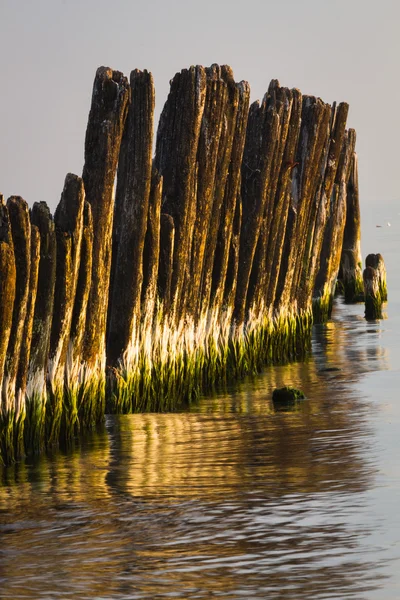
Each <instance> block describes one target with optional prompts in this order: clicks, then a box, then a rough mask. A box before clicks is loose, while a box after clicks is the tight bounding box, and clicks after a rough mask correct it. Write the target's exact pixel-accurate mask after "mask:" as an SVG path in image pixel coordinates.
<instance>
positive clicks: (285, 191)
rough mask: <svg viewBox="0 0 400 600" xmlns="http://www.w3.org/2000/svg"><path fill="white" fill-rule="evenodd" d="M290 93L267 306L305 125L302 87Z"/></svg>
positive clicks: (269, 253)
mask: <svg viewBox="0 0 400 600" xmlns="http://www.w3.org/2000/svg"><path fill="white" fill-rule="evenodd" d="M287 96H288V99H289V98H290V101H291V102H290V122H289V130H288V133H287V139H286V144H285V150H284V155H283V158H282V163H281V169H280V174H279V181H278V184H277V189H276V193H275V200H274V209H273V214H272V222H271V225H270V234H269V240H268V247H267V251H266V255H267V259H268V260H267V263H268V264H267V269H268V272H269V280H268V282H267V291H266V306H267V307H273V305H274V301H275V296H276V289H277V285H278V278H279V273H280V269H281V262H282V259H283V257H284V246H285V231H286V225H287V219H288V213H289V206H290V199H291V194H290V190H291V186H292V171H293V168H294V166H295V165H296V161H295V156H296V150H297V144H298V140H299V134H300V125H301V109H302V95H301V93H300V91H299V90H297V89H293V90H290V95H289V92H287ZM283 271H284V269H283Z"/></svg>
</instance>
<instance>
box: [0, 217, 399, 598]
mask: <svg viewBox="0 0 400 600" xmlns="http://www.w3.org/2000/svg"><path fill="white" fill-rule="evenodd" d="M396 214H397V213H396ZM390 218H391V221H392V227H391V228H388V227H386V228H382V229H375V227H374V226H373V227H374V228H372V226H371V228H370V231H369V232H368V235H369V236H370V242H369V243H368V244H366V243H364V244H363V246H364V248H365V250H366V252H370V251H380V252H382V253H383V255H384V257H385V259H386V263H387V267H388V272H389V275H388V281H389V294H390V297H389V300H390V302H389V304H388V307H387V314H388V319H387V320H383V321H380V322H376V323H366V322H365V321H364V319H363V306H362V305H358V306H353V307H345V306H343V305H341V304H337V305H336V307H335V317H334V320H333V321H332V322H331V323H329V324H328V325H326V326H323V327H322V326H320V327H316V328H315V331H314V339H313V348H314V352H313V357H312V358H311V359H310V360H309V362H307V363H305V364H295V365H290V366H287V367H280V368H274V369H269V370H268V371H266V372H265V373H264V374H263V375H261V376H259V377H258V378H256V379H254V380H249V381H246V382H243V383H241V384H240V385H237V386H236V387H233V388H232V389H231V390H230V391H229V393H224V394H220V395H216V396H215V397H213V398H211V399H203V400H202V401H201V402H200V403H199V404H198V405H197V406H195V407H192V409H191V411H190V412H186V413H182V414H164V415H133V416H124V417H120V418H115V417H112V418H111V417H110V418H108V419H107V421H106V426H105V428H104V431H103V432H101V433H99V434H96V435H93V436H92V437H91V438H90V439H88V440H86V441H85V443H84V444H83V445H82V446H81V447H80V448H77V449H76V450H75V451H74V452H71V453H70V454H68V455H63V454H58V455H56V456H53V457H52V458H48V459H46V458H44V459H42V460H40V461H39V462H38V463H36V464H26V463H25V464H20V465H18V466H17V467H16V468H13V469H9V470H7V471H5V472H3V474H2V477H3V486H0V536H1V537H0V597H1V598H10V599H13V600H14V599H17V598H29V599H39V598H40V599H55V598H73V599H79V600H81V599H85V598H98V599H111V598H112V599H114V598H115V599H136V598H149V599H156V598H199V599H203V598H227V599H238V600H241V599H246V598H252V599H255V598H258V599H265V598H274V599H279V600H289V599H290V600H292V599H293V600H294V599H296V600H298V599H315V598H318V599H319V598H328V599H336V598H337V599H344V598H356V599H376V600H384V599H388V598H390V599H393V600H398V599H399V598H400V515H399V512H400V511H399V509H400V460H399V458H400V441H399V432H400V399H399V393H398V390H399V384H400V377H399V363H400V360H399V357H400V336H399V332H400V276H399V272H400V268H399V261H398V258H397V257H398V251H399V249H400V235H399V231H400V219H399V217H397V220H396V218H394V217H393V215H392V213H390ZM286 384H293V385H295V386H298V387H301V388H302V389H303V390H304V391H305V392H306V395H307V397H308V400H307V401H306V402H304V404H303V405H302V406H301V408H300V409H299V410H297V411H295V412H275V411H274V409H273V406H272V404H271V392H272V389H273V388H274V387H276V386H281V385H286Z"/></svg>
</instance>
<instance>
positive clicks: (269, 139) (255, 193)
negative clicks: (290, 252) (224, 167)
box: [234, 95, 279, 326]
mask: <svg viewBox="0 0 400 600" xmlns="http://www.w3.org/2000/svg"><path fill="white" fill-rule="evenodd" d="M278 129H279V116H278V114H277V112H276V109H275V106H274V105H273V103H270V102H269V98H268V96H267V95H266V96H265V97H264V100H263V102H262V104H261V106H260V105H259V103H258V102H254V103H253V104H252V105H251V107H250V113H249V121H248V126H247V135H246V143H245V148H244V154H243V165H242V184H241V197H242V211H243V212H242V228H241V233H240V251H239V270H238V282H237V290H236V298H235V309H234V319H235V321H236V323H237V325H238V326H241V325H242V324H243V323H244V320H245V309H246V299H247V291H248V287H249V282H250V275H251V270H252V266H253V259H254V255H255V251H256V247H257V243H258V238H259V235H260V228H261V225H262V220H263V216H264V212H265V208H266V201H267V188H268V185H269V181H270V177H271V168H272V162H273V157H274V153H275V150H276V145H277V139H278Z"/></svg>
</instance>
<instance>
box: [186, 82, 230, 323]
mask: <svg viewBox="0 0 400 600" xmlns="http://www.w3.org/2000/svg"><path fill="white" fill-rule="evenodd" d="M227 101H228V89H227V85H226V83H225V82H224V81H223V80H222V79H213V78H212V77H210V75H209V74H207V87H206V100H205V105H204V112H203V118H202V120H201V128H200V137H199V146H198V150H197V163H198V172H197V177H198V183H197V200H196V214H195V220H194V228H193V239H192V244H191V264H190V272H189V278H190V285H189V286H187V293H186V295H187V302H186V307H185V312H187V313H188V314H190V315H191V316H193V317H195V318H196V317H197V315H198V312H199V297H200V288H201V284H202V271H203V261H204V254H205V250H206V244H207V243H208V239H207V238H208V231H209V227H210V219H211V215H212V207H213V200H214V190H215V185H216V183H217V181H216V170H217V158H218V150H219V145H220V139H221V133H222V128H223V124H224V119H225V113H226V104H227Z"/></svg>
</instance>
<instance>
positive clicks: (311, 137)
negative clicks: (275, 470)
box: [291, 96, 331, 310]
mask: <svg viewBox="0 0 400 600" xmlns="http://www.w3.org/2000/svg"><path fill="white" fill-rule="evenodd" d="M330 119H331V106H330V105H329V104H325V103H324V102H322V100H320V99H319V98H314V97H307V96H306V97H303V113H302V132H300V139H299V147H298V153H297V162H298V163H299V172H296V173H295V174H294V175H298V178H297V182H296V184H297V185H296V188H297V190H299V196H298V202H297V206H296V210H297V218H296V228H295V232H294V233H295V236H294V237H295V240H296V241H295V242H294V243H295V244H296V246H297V251H295V262H294V270H293V282H292V286H291V301H292V302H295V301H296V302H297V307H298V309H300V310H301V309H304V308H308V306H307V290H306V288H307V286H306V275H305V269H304V265H305V264H306V263H307V257H305V253H306V249H307V244H308V243H309V236H310V235H312V229H313V226H312V225H310V224H311V223H313V219H312V215H315V214H316V211H315V208H314V207H315V204H314V202H315V198H316V194H317V190H318V186H319V184H320V177H321V171H322V169H323V165H324V159H325V149H326V144H327V142H328V139H329V123H330ZM303 124H304V127H303ZM295 202H296V197H295ZM310 230H311V231H310Z"/></svg>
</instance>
